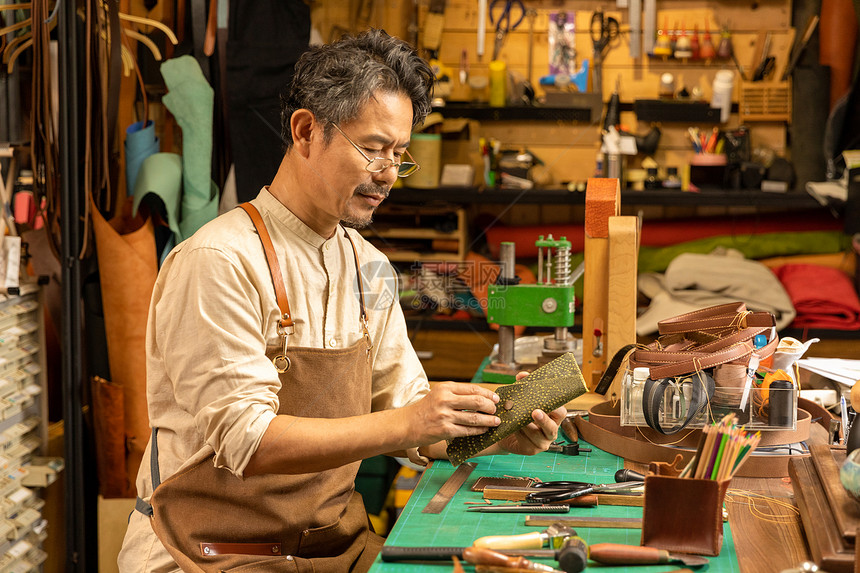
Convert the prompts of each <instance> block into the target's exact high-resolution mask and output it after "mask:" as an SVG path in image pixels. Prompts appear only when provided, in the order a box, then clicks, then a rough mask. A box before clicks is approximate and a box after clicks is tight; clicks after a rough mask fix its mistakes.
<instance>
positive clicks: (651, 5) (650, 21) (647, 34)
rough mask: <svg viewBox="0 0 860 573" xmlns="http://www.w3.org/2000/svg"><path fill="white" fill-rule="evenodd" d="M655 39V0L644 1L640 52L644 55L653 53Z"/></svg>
mask: <svg viewBox="0 0 860 573" xmlns="http://www.w3.org/2000/svg"><path fill="white" fill-rule="evenodd" d="M656 38H657V0H645V5H644V6H643V10H642V51H643V52H645V53H646V54H651V53H653V52H654V41H655V40H656Z"/></svg>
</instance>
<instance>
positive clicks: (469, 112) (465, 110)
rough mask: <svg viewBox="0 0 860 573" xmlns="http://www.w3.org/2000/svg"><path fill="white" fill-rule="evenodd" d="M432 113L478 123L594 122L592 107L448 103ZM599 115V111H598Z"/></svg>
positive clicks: (434, 109) (436, 108)
mask: <svg viewBox="0 0 860 573" xmlns="http://www.w3.org/2000/svg"><path fill="white" fill-rule="evenodd" d="M433 111H437V112H439V113H441V114H442V115H443V116H444V117H465V118H469V119H477V120H479V121H505V120H507V121H516V120H537V121H584V122H590V121H593V120H594V109H593V108H592V107H586V106H583V107H549V106H537V105H536V106H507V107H490V106H489V105H487V104H476V103H466V102H448V103H447V104H446V105H444V106H442V107H435V108H433ZM598 115H599V111H598Z"/></svg>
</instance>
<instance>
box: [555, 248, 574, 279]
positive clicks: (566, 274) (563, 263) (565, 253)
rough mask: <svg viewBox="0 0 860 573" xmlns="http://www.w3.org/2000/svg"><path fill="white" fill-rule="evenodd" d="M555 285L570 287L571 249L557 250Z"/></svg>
mask: <svg viewBox="0 0 860 573" xmlns="http://www.w3.org/2000/svg"><path fill="white" fill-rule="evenodd" d="M554 278H555V284H558V285H565V286H567V285H570V284H571V283H570V247H557V248H556V250H555V277H554Z"/></svg>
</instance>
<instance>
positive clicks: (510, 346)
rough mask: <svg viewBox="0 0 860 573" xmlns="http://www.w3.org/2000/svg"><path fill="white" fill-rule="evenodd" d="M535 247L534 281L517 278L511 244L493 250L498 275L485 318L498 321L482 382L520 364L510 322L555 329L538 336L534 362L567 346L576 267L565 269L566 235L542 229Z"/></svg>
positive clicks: (512, 373) (513, 371) (501, 378)
mask: <svg viewBox="0 0 860 573" xmlns="http://www.w3.org/2000/svg"><path fill="white" fill-rule="evenodd" d="M535 246H536V247H537V248H538V267H537V283H536V284H518V283H519V277H517V276H516V272H515V264H516V252H515V251H516V246H515V244H514V243H512V242H504V243H502V244H501V246H500V250H499V277H498V279H497V280H496V283H495V284H493V285H490V288H489V291H488V294H487V322H489V323H495V324H498V325H499V351H498V355H497V356H496V358H495V360H493V361H491V362H490V363H489V364H488V365H487V366H486V367H485V368H484V371H483V372H482V375H481V376H482V379H483V381H484V382H494V383H502V384H509V383H512V382H514V381H515V380H516V375H517V372H520V371H521V370H522V369H523V367H527V368H529V369H533V368H534V365H533V364H531V365H524V366H521V365H520V364H518V363H517V361H516V357H515V356H514V327H515V326H539V327H554V328H555V334H554V336H552V337H547V338H545V339H544V343H543V349H542V354H541V357H540V358H539V364H545V363H547V362H550V361H551V360H552V359H553V358H556V357H557V356H559V355H561V354H564V353H565V352H572V351H573V346H574V339H573V336H571V334H570V332H569V331H568V328H570V327H571V326H573V324H574V293H573V283H574V282H575V281H576V279H577V278H579V277H578V274H577V273H580V272H581V271H580V270H579V269H577V270H576V271H571V268H570V241H568V240H567V239H566V238H565V237H561V238H560V239H557V240H556V239H553V237H552V235H549V236H548V237H547V238H544V236H543V235H540V236H539V237H538V240H537V241H535Z"/></svg>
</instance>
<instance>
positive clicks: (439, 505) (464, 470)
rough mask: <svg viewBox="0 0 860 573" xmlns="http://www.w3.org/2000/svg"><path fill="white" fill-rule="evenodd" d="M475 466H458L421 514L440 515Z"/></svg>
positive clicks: (472, 463) (473, 463)
mask: <svg viewBox="0 0 860 573" xmlns="http://www.w3.org/2000/svg"><path fill="white" fill-rule="evenodd" d="M476 465H477V464H476V463H475V462H464V463H462V464H460V466H459V467H458V468H457V469H456V470H454V473H453V474H451V477H449V478H448V479H447V480H446V481H445V483H443V484H442V487H440V488H439V491H437V492H436V495H434V496H433V499H431V500H430V501H428V502H427V506H426V507H425V508H424V509H423V510H421V513H442V510H443V509H445V506H446V505H448V502H449V501H451V499H452V498H453V497H454V494H456V493H457V490H459V489H460V486H462V485H463V484H464V483H465V482H466V478H468V477H469V474H471V473H472V470H473V469H475V466H476Z"/></svg>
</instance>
